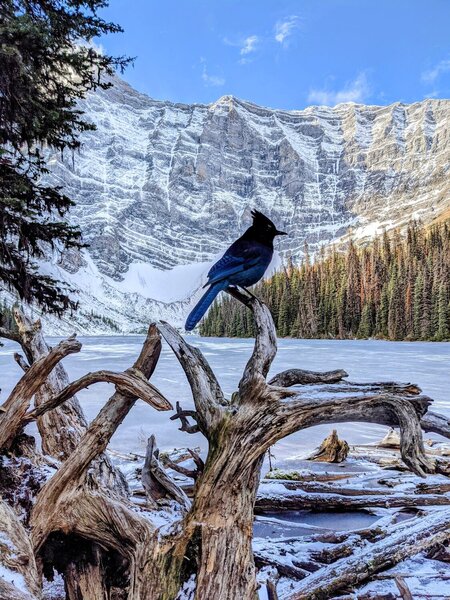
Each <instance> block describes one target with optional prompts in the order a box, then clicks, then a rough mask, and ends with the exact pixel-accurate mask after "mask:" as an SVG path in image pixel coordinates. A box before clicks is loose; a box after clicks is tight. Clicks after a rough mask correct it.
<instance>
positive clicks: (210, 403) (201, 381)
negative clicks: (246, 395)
mask: <svg viewBox="0 0 450 600" xmlns="http://www.w3.org/2000/svg"><path fill="white" fill-rule="evenodd" d="M158 328H159V330H160V332H161V334H162V336H163V337H164V339H165V340H166V342H167V343H168V344H169V346H170V347H171V348H172V350H173V352H174V353H175V356H176V357H177V358H178V361H179V362H180V364H181V366H182V367H183V370H184V372H185V373H186V377H187V379H188V381H189V385H190V386H191V390H192V395H193V398H194V404H195V408H196V411H197V413H198V425H199V427H200V430H201V432H202V433H203V434H204V435H205V437H208V436H209V435H210V433H211V429H214V427H215V425H216V424H217V422H218V421H219V420H220V417H221V415H222V414H223V408H222V407H224V406H227V405H228V402H227V401H226V400H225V397H224V395H223V392H222V390H221V388H220V385H219V383H218V381H217V379H216V377H215V375H214V374H213V372H212V370H211V367H210V366H209V365H208V363H207V362H206V360H205V358H204V356H203V355H202V353H201V352H200V350H198V349H197V348H194V347H193V346H190V345H189V344H188V343H187V342H186V341H185V340H184V339H183V338H182V337H181V335H180V334H179V333H178V331H177V330H176V329H174V328H173V327H172V326H171V325H169V324H168V323H165V322H164V321H161V322H160V323H159V324H158Z"/></svg>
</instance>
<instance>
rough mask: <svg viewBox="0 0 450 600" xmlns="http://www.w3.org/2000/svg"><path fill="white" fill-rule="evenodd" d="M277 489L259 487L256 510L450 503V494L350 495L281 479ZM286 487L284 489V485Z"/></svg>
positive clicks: (353, 508)
mask: <svg viewBox="0 0 450 600" xmlns="http://www.w3.org/2000/svg"><path fill="white" fill-rule="evenodd" d="M276 485H277V489H276V490H274V489H273V487H272V490H267V487H268V486H262V487H261V488H260V490H259V491H258V495H257V497H256V503H255V512H256V513H257V514H261V513H263V512H269V511H281V510H320V511H325V510H357V509H361V508H368V507H381V508H398V507H405V508H407V507H415V506H446V505H449V504H450V496H445V495H440V494H439V495H438V494H405V493H403V494H400V493H398V494H397V493H393V494H386V495H385V493H384V492H383V493H380V494H379V495H375V494H374V495H372V494H365V493H364V490H361V495H360V496H350V495H344V494H342V495H341V494H340V493H339V488H337V489H336V490H335V491H334V493H326V494H324V493H311V492H306V491H303V490H288V489H287V488H286V487H285V486H283V484H282V483H281V482H279V483H277V484H276ZM283 488H284V489H283Z"/></svg>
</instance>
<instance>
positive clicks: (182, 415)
mask: <svg viewBox="0 0 450 600" xmlns="http://www.w3.org/2000/svg"><path fill="white" fill-rule="evenodd" d="M175 406H176V412H175V414H174V415H172V416H171V417H170V420H171V421H175V420H176V419H180V421H181V427H179V430H180V431H185V432H186V433H198V432H199V431H200V427H199V426H198V413H197V411H195V410H183V409H182V408H181V405H180V403H179V402H178V401H177V403H176V405H175ZM189 417H190V418H191V419H194V420H195V423H194V425H191V424H190V423H189V421H188V418H189Z"/></svg>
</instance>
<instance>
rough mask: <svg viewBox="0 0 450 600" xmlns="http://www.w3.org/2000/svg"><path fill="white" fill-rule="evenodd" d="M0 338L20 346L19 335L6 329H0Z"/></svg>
mask: <svg viewBox="0 0 450 600" xmlns="http://www.w3.org/2000/svg"><path fill="white" fill-rule="evenodd" d="M0 337H2V338H5V339H7V340H11V341H13V342H17V343H18V344H20V335H19V334H18V333H17V332H16V331H12V330H11V329H6V327H0Z"/></svg>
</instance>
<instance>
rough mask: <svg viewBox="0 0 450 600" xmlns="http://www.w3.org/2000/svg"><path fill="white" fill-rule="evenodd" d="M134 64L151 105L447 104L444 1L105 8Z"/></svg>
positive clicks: (122, 3)
mask: <svg viewBox="0 0 450 600" xmlns="http://www.w3.org/2000/svg"><path fill="white" fill-rule="evenodd" d="M102 16H103V17H104V18H106V19H108V20H111V21H114V22H117V23H119V24H120V25H122V27H123V28H124V29H125V33H123V34H117V35H111V36H106V37H104V38H102V39H100V40H98V42H99V43H100V44H101V45H102V46H103V47H104V48H105V50H106V51H107V52H109V53H112V54H127V55H129V56H136V62H135V65H134V67H130V68H128V69H127V71H126V73H125V75H124V78H125V79H126V80H127V81H128V82H129V83H131V84H132V85H133V86H134V87H135V88H137V89H138V90H140V91H143V92H146V93H147V94H149V95H150V96H152V97H153V98H157V99H168V100H172V101H175V102H186V103H192V102H200V103H208V102H213V101H214V100H216V99H217V98H219V97H220V96H223V95H225V94H233V95H234V96H237V97H239V98H243V99H246V100H251V101H252V102H255V103H257V104H261V105H264V106H271V107H274V108H286V109H301V108H304V107H305V106H308V105H309V104H329V105H334V104H336V103H338V102H345V101H354V102H362V103H368V104H389V103H391V102H396V101H402V102H414V101H418V100H422V99H423V98H426V97H438V98H448V97H449V96H450V0H296V1H294V0H271V1H269V0H221V1H219V0H175V1H174V0H159V1H158V2H156V1H155V0H110V5H109V7H108V8H106V9H104V10H103V11H102Z"/></svg>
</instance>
